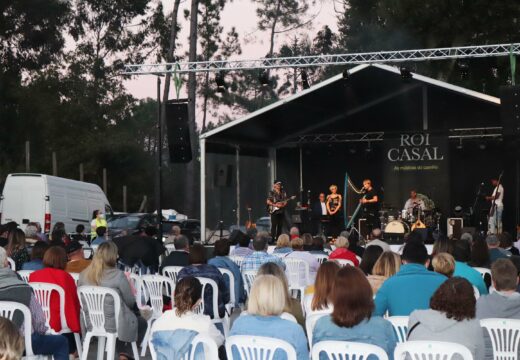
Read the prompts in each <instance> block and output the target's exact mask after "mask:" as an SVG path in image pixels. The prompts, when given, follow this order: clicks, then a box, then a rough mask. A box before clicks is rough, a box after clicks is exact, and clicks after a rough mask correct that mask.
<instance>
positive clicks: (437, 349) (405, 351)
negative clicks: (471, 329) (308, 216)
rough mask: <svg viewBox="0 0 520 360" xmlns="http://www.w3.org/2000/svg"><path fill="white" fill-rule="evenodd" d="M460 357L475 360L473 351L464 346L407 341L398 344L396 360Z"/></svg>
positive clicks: (431, 359) (434, 359)
mask: <svg viewBox="0 0 520 360" xmlns="http://www.w3.org/2000/svg"><path fill="white" fill-rule="evenodd" d="M455 355H459V356H460V357H461V358H462V360H473V355H472V354H471V351H469V349H468V348H467V347H465V346H463V345H460V344H455V343H450V342H445V341H407V342H404V343H399V344H397V346H396V348H395V351H394V360H405V359H409V358H412V359H421V360H450V359H453V357H454V356H455Z"/></svg>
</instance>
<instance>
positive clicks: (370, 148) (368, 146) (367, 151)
mask: <svg viewBox="0 0 520 360" xmlns="http://www.w3.org/2000/svg"><path fill="white" fill-rule="evenodd" d="M367 144H368V145H367V148H366V149H365V152H366V153H367V154H370V153H371V152H372V147H371V146H370V141H369V142H368V143H367Z"/></svg>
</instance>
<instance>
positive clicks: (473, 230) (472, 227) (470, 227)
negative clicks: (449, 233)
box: [460, 226, 477, 237]
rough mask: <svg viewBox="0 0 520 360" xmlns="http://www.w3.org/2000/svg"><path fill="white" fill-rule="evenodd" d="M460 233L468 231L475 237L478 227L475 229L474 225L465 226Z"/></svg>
mask: <svg viewBox="0 0 520 360" xmlns="http://www.w3.org/2000/svg"><path fill="white" fill-rule="evenodd" d="M460 233H461V234H464V233H468V234H471V236H472V237H475V235H476V234H477V229H475V227H474V226H465V227H463V228H462V230H461V231H460Z"/></svg>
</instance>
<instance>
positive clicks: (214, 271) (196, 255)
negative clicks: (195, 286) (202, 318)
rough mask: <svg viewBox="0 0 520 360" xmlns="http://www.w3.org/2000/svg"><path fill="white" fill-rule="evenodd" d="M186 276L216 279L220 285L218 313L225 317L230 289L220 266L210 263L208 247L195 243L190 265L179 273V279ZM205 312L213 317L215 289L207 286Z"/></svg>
mask: <svg viewBox="0 0 520 360" xmlns="http://www.w3.org/2000/svg"><path fill="white" fill-rule="evenodd" d="M186 276H194V277H205V278H208V279H211V280H214V281H215V282H216V283H217V287H218V314H219V317H223V316H224V314H225V312H226V308H225V306H226V304H227V303H228V302H229V289H228V286H227V285H226V281H225V279H224V276H223V275H222V274H221V273H220V271H219V270H218V268H217V267H216V266H213V265H208V263H207V259H206V248H205V247H204V246H203V245H201V244H194V245H193V246H192V247H191V248H190V265H189V266H186V267H184V268H183V269H182V270H181V271H180V272H179V275H178V279H179V280H180V279H182V278H184V277H186ZM204 314H206V315H209V316H211V317H212V318H213V291H212V290H211V288H207V289H206V290H205V292H204Z"/></svg>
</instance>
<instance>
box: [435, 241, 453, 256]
mask: <svg viewBox="0 0 520 360" xmlns="http://www.w3.org/2000/svg"><path fill="white" fill-rule="evenodd" d="M452 251H453V240H451V239H450V238H448V237H446V236H445V235H439V237H438V238H437V240H435V242H434V243H433V248H432V258H433V257H435V255H437V254H440V253H448V254H451V253H452Z"/></svg>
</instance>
